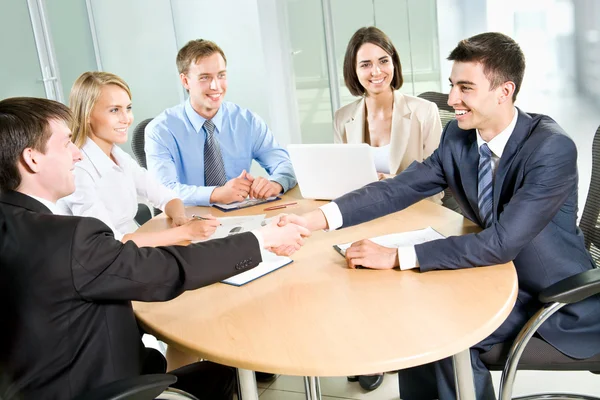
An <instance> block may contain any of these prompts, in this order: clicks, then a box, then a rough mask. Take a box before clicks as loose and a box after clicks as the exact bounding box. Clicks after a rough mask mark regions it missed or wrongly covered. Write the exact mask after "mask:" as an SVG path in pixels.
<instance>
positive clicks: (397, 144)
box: [389, 91, 411, 174]
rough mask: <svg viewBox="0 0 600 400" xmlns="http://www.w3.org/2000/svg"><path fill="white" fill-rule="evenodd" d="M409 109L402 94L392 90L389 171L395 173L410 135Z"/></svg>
mask: <svg viewBox="0 0 600 400" xmlns="http://www.w3.org/2000/svg"><path fill="white" fill-rule="evenodd" d="M410 116H411V111H410V108H408V105H407V104H406V99H405V97H404V95H403V94H402V93H400V92H398V91H395V92H394V110H393V113H392V134H391V137H390V165H389V167H390V173H392V174H396V173H397V172H398V169H399V168H400V163H401V162H402V159H403V158H404V153H405V152H406V146H407V145H408V139H409V137H410V124H411V119H410Z"/></svg>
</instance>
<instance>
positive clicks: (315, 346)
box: [134, 188, 517, 400]
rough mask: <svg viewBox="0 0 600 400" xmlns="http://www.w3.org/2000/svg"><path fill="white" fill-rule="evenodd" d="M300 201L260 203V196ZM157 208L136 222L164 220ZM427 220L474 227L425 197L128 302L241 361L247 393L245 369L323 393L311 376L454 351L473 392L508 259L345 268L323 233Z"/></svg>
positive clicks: (155, 323)
mask: <svg viewBox="0 0 600 400" xmlns="http://www.w3.org/2000/svg"><path fill="white" fill-rule="evenodd" d="M290 201H296V202H297V205H294V206H291V207H288V208H285V209H281V210H275V211H269V212H264V211H263V208H266V207H269V206H274V205H277V204H282V203H287V202H290ZM322 204H325V202H321V201H313V200H305V199H302V197H301V195H300V192H299V190H298V189H297V188H295V189H293V190H291V191H290V192H289V193H288V194H286V195H284V196H283V200H282V201H279V202H273V203H268V204H266V205H258V206H255V207H250V208H247V209H245V210H240V211H235V212H228V213H222V212H220V211H218V210H217V209H214V208H213V209H210V210H209V209H207V208H204V209H202V208H201V207H191V208H188V209H187V212H188V213H189V215H191V214H192V213H196V214H198V213H203V212H204V213H205V212H208V211H210V212H211V213H212V214H213V215H216V216H224V215H227V216H236V215H250V214H261V213H266V214H267V217H270V216H274V215H277V214H279V213H280V212H288V213H297V214H299V213H304V212H307V211H311V210H314V209H315V208H317V207H318V206H320V205H322ZM167 226H168V225H167V220H166V218H164V217H161V216H158V217H156V218H154V219H152V220H151V221H149V222H148V223H146V224H145V225H144V226H142V227H141V228H140V231H145V232H150V231H157V230H161V229H166V228H167ZM427 226H431V227H433V228H434V229H436V230H437V231H438V232H440V233H442V234H443V235H446V236H450V235H461V234H465V233H469V232H474V231H477V230H478V228H477V227H476V225H474V224H473V223H472V222H470V221H468V220H466V219H464V218H463V217H462V216H461V215H459V214H456V213H454V212H452V211H450V210H448V209H446V208H443V207H441V206H438V205H435V204H433V203H431V202H429V201H426V200H425V201H421V202H420V203H417V204H415V205H413V206H411V207H409V208H407V209H405V210H403V211H400V212H397V213H394V214H391V215H388V216H385V217H383V218H379V219H377V220H374V221H371V222H368V223H364V224H361V225H359V226H355V227H351V228H347V229H342V230H339V231H335V232H322V231H320V232H314V233H313V235H312V237H311V238H309V239H308V240H307V242H306V244H305V245H304V247H303V248H302V249H301V250H299V251H298V252H296V253H295V254H294V255H292V257H291V258H292V259H293V260H294V262H293V263H292V264H290V265H288V266H286V267H283V268H281V269H279V270H277V271H275V272H273V273H271V274H268V275H266V276H263V277H262V278H260V279H257V280H255V281H253V282H250V283H248V284H247V285H245V286H241V287H235V286H230V285H226V284H222V283H217V284H214V285H211V286H208V287H205V288H202V289H198V290H195V291H190V292H185V293H183V294H182V295H181V296H179V297H178V298H176V299H174V300H171V301H169V302H165V303H135V304H134V308H135V312H136V315H137V317H138V318H139V320H140V321H141V323H142V324H143V325H144V327H145V328H146V329H147V330H148V331H149V332H150V333H152V334H154V335H155V336H156V337H158V338H159V339H161V340H163V341H164V342H166V343H168V344H169V345H170V346H175V347H176V348H177V349H179V350H181V351H184V352H188V353H192V354H195V355H198V356H199V357H201V358H204V359H208V360H211V361H214V362H218V363H221V364H225V365H231V366H235V367H237V368H238V369H239V374H240V382H241V386H242V397H243V399H244V400H248V399H257V398H258V395H257V389H256V382H255V381H254V374H253V372H252V371H264V372H273V373H276V374H284V375H299V376H305V377H306V378H305V386H306V390H307V398H313V399H317V398H320V388H319V382H318V379H315V378H314V377H319V376H347V375H364V374H369V373H378V372H382V371H392V370H397V369H402V368H407V367H412V366H416V365H421V364H425V363H428V362H431V361H435V360H439V359H442V358H445V357H449V356H453V355H454V361H455V365H456V366H457V368H456V370H457V373H456V375H457V384H458V386H457V389H458V390H459V391H460V393H461V399H462V400H467V399H474V398H475V397H474V393H473V392H474V389H473V380H472V370H471V366H470V357H469V352H468V350H467V349H468V348H469V347H470V346H472V345H474V344H476V343H477V342H479V341H481V340H482V339H484V338H485V337H487V336H488V335H489V334H491V333H492V332H493V331H494V330H495V329H496V328H497V327H498V326H500V324H501V323H502V322H503V321H504V320H505V319H506V317H507V316H508V314H509V313H510V310H511V309H512V307H513V305H514V303H515V301H516V297H517V274H516V271H515V268H514V266H513V264H512V263H508V264H504V265H497V266H492V267H486V268H473V269H464V270H457V271H434V272H428V273H420V272H417V271H399V270H388V271H374V270H366V269H359V270H350V269H348V268H347V267H346V262H345V259H344V258H343V257H342V256H340V255H339V254H338V253H337V252H336V251H335V250H334V249H333V248H332V245H334V244H339V243H345V242H350V241H356V240H359V239H363V238H369V237H373V236H379V235H383V234H388V233H394V232H402V231H409V230H416V229H422V228H425V227H427Z"/></svg>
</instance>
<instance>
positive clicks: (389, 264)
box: [346, 239, 400, 269]
mask: <svg viewBox="0 0 600 400" xmlns="http://www.w3.org/2000/svg"><path fill="white" fill-rule="evenodd" d="M346 262H347V263H348V268H352V269H354V268H356V267H358V266H361V267H365V268H372V269H392V268H394V267H398V266H400V261H399V260H398V249H394V248H389V247H385V246H380V245H378V244H376V243H373V242H372V241H370V240H368V239H364V240H359V241H358V242H354V243H352V246H350V247H348V249H346Z"/></svg>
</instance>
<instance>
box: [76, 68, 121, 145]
mask: <svg viewBox="0 0 600 400" xmlns="http://www.w3.org/2000/svg"><path fill="white" fill-rule="evenodd" d="M106 85H117V86H118V87H120V88H121V89H123V90H125V91H126V92H127V94H128V95H129V98H130V99H131V90H130V89H129V86H128V85H127V83H125V81H124V80H123V79H121V78H120V77H118V76H117V75H115V74H111V73H110V72H100V71H90V72H84V73H83V74H81V75H80V76H79V78H77V80H76V81H75V83H74V84H73V87H72V88H71V94H70V95H69V107H70V108H71V111H72V112H73V120H72V122H71V126H70V128H71V132H72V133H73V138H72V140H73V143H75V145H76V146H77V147H79V148H81V147H82V146H83V145H84V144H85V140H86V139H87V138H88V137H89V136H90V135H91V133H92V127H91V125H90V114H91V113H92V110H93V109H94V106H95V105H96V102H97V101H98V98H99V97H100V93H101V92H102V87H103V86H106Z"/></svg>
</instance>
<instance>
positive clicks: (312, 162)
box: [288, 143, 377, 200]
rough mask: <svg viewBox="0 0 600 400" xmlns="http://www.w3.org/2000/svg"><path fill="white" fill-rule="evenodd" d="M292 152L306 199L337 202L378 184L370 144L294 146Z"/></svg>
mask: <svg viewBox="0 0 600 400" xmlns="http://www.w3.org/2000/svg"><path fill="white" fill-rule="evenodd" d="M288 152H289V154H290V158H291V160H292V165H293V166H294V172H295V173H296V178H297V179H298V186H299V187H300V192H301V193H302V197H304V198H305V199H316V200H333V199H335V198H337V197H340V196H341V195H343V194H346V193H348V192H351V191H352V190H355V189H358V188H361V187H363V186H364V185H366V184H368V183H371V182H375V181H376V180H377V171H376V170H375V163H374V162H373V155H372V153H371V149H370V148H369V145H368V144H366V143H360V144H290V145H288Z"/></svg>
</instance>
